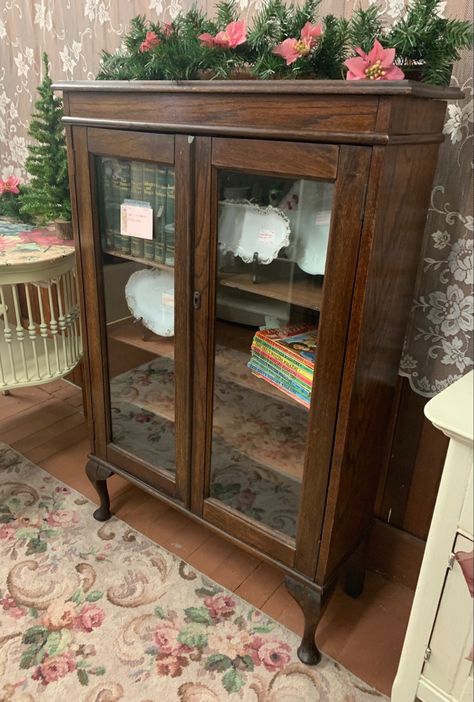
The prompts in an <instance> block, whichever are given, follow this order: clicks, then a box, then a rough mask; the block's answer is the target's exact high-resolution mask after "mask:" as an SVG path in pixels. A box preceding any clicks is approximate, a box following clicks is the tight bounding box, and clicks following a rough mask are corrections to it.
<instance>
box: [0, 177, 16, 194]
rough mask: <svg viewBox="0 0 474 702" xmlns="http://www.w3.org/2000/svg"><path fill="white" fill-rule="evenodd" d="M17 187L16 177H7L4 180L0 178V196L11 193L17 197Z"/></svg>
mask: <svg viewBox="0 0 474 702" xmlns="http://www.w3.org/2000/svg"><path fill="white" fill-rule="evenodd" d="M19 185H20V179H19V178H17V177H16V176H12V175H11V176H8V178H7V179H6V180H3V178H0V195H3V194H4V193H13V194H14V195H19V194H20V190H19V188H18V186H19Z"/></svg>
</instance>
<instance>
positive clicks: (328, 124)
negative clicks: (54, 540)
mask: <svg viewBox="0 0 474 702" xmlns="http://www.w3.org/2000/svg"><path fill="white" fill-rule="evenodd" d="M55 87H56V88H57V89H60V90H62V91H63V94H64V107H65V118H64V121H65V124H66V127H67V135H68V144H69V163H70V182H71V190H72V197H73V209H74V221H75V231H76V237H77V252H78V268H79V275H80V280H81V290H82V308H83V329H84V336H85V340H84V341H85V349H86V356H85V358H86V361H85V375H86V386H87V401H88V408H87V409H88V417H89V421H90V429H91V440H92V452H91V455H90V460H89V463H88V465H87V473H88V475H89V477H90V479H91V481H92V482H93V484H94V485H95V487H96V489H97V492H98V494H99V496H100V500H101V505H100V508H99V509H98V510H97V511H96V512H95V517H96V519H98V520H105V519H108V518H109V517H110V507H109V498H108V493H107V484H106V481H107V478H108V477H109V476H110V475H112V473H117V474H119V475H122V476H124V477H126V478H128V479H129V480H130V481H132V482H133V483H135V484H136V485H139V486H140V487H142V488H143V489H145V490H147V491H148V492H150V493H152V494H153V495H156V496H157V497H158V498H159V499H161V500H164V501H165V502H166V503H167V504H169V505H172V506H174V507H175V508H176V509H178V510H180V511H181V512H185V513H186V514H188V515H189V516H191V517H192V518H193V519H195V520H196V521H197V522H199V523H201V524H205V525H207V526H208V527H209V528H210V529H212V530H214V531H216V532H218V533H219V534H221V535H224V536H225V537H226V538H227V539H229V540H230V541H232V542H233V543H235V544H238V545H240V546H242V547H243V548H245V549H247V550H248V551H250V552H251V553H253V554H255V555H258V556H259V557H261V558H262V559H263V560H265V561H267V562H269V563H272V564H276V565H278V566H279V567H280V568H282V569H283V570H284V571H285V573H286V576H287V578H286V583H287V586H288V589H289V591H290V592H291V594H292V595H293V596H294V597H295V599H296V600H297V601H298V602H299V603H300V605H301V607H302V609H303V611H304V615H305V632H304V636H303V640H302V643H301V646H300V648H299V652H298V653H299V656H300V658H301V660H302V661H304V662H306V663H313V664H314V663H317V662H318V660H319V658H320V654H319V651H318V649H317V647H316V644H315V640H314V637H315V630H316V626H317V624H318V620H319V616H320V611H321V607H322V605H323V603H324V601H325V600H326V599H327V596H328V594H329V593H330V592H331V589H332V588H333V586H334V583H335V581H336V578H337V576H338V575H339V574H342V575H343V577H344V582H345V587H346V591H347V592H348V593H350V594H351V595H353V596H357V595H358V594H359V593H360V592H361V590H362V587H363V580H364V558H363V556H364V549H365V544H366V541H367V537H368V534H369V531H370V528H371V524H372V521H373V503H374V498H375V492H376V487H377V479H378V474H379V471H380V469H381V467H382V463H383V460H384V439H385V433H386V429H387V427H388V424H389V418H390V412H391V404H392V397H393V391H394V386H395V383H396V380H397V371H398V365H399V359H400V353H401V348H402V343H403V337H404V332H405V325H406V319H407V314H408V311H409V308H410V302H411V298H412V293H413V286H414V280H415V274H416V270H417V265H418V259H419V252H420V244H421V239H422V234H423V229H424V224H425V219H426V213H427V208H428V204H429V196H430V190H431V186H432V181H433V176H434V172H435V168H436V161H437V154H438V148H439V144H440V142H441V141H442V139H443V136H442V129H443V121H444V115H445V106H446V103H445V101H446V99H457V98H459V97H460V92H459V91H458V90H457V89H454V88H446V89H441V88H432V87H430V86H426V85H422V84H418V83H411V82H409V81H399V82H368V81H367V82H366V81H362V82H344V81H335V82H325V81H284V82H278V81H274V82H271V81H269V82H266V81H261V82H260V81H242V82H232V81H228V82H219V81H215V82H205V81H203V82H183V83H176V84H174V83H167V82H154V81H150V82H134V83H128V82H67V83H61V84H58V85H56V86H55ZM236 197H237V199H238V200H240V201H242V200H245V201H249V202H250V203H251V204H247V205H245V206H244V208H243V209H242V210H239V212H240V214H239V215H238V216H237V215H235V214H234V215H232V212H231V210H232V206H231V205H229V201H232V200H233V199H235V198H236ZM125 199H132V200H138V201H139V202H141V203H145V204H146V203H148V206H149V207H151V209H152V212H153V239H152V240H143V239H141V238H140V237H132V238H130V237H124V236H123V235H122V234H123V232H122V230H121V228H120V205H121V204H122V203H123V202H124V200H125ZM142 207H143V205H142ZM281 210H283V211H284V214H285V217H284V218H283V220H284V221H289V225H290V229H291V238H290V241H289V243H288V242H287V241H286V240H285V239H284V236H283V238H281V239H280V238H279V237H280V236H281V232H280V231H279V225H278V226H277V225H274V220H272V219H271V218H268V217H270V216H272V217H274V218H275V217H278V216H280V215H279V214H278V213H279V212H281ZM277 211H278V212H277ZM251 212H252V213H253V215H252V216H253V217H254V219H253V220H252V221H251V222H250V219H249V217H250V214H249V213H251ZM265 212H266V214H265ZM229 213H230V214H229ZM259 217H261V219H259ZM266 217H267V219H265V218H266ZM246 218H247V219H246ZM285 218H286V219H285ZM257 220H258V221H257ZM229 221H230V224H229ZM255 221H257V224H256V223H255ZM280 244H281V247H280ZM272 246H274V247H275V249H276V250H275V252H274V253H273V254H270V257H269V260H266V261H265V262H263V260H264V258H265V256H264V251H266V252H267V254H268V249H271V248H272ZM267 258H268V257H267ZM138 271H142V272H141V273H138ZM145 271H148V272H145ZM153 271H154V272H153ZM134 274H135V277H134V280H136V279H137V278H138V279H140V280H145V281H146V286H149V287H146V286H145V290H146V293H145V295H144V296H143V295H142V298H141V303H140V304H143V305H145V306H146V307H147V309H148V312H147V313H146V315H148V317H147V318H146V319H145V323H144V324H142V323H140V322H137V321H136V320H135V319H134V318H133V316H132V314H131V312H130V310H129V306H131V307H132V308H133V309H136V307H135V304H136V300H135V302H134V301H133V300H132V301H130V286H131V283H130V278H131V276H132V275H134ZM125 289H127V291H128V293H129V304H127V301H126V299H125ZM148 290H149V291H150V292H149V294H148ZM137 296H138V293H137ZM170 306H171V311H170ZM173 306H174V316H173ZM170 315H171V320H172V321H173V319H174V330H172V332H171V333H172V334H173V335H172V336H164V335H160V334H163V333H164V332H163V331H162V329H164V328H165V327H164V326H163V325H164V321H163V320H165V318H166V319H167V320H168V323H169V319H170ZM288 324H290V325H297V326H296V328H297V329H303V330H307V329H317V350H316V369H315V372H314V374H313V376H312V381H311V382H310V385H311V384H312V389H311V404H310V407H309V409H307V408H306V407H305V406H304V405H303V404H301V402H300V401H298V400H297V399H295V395H298V394H300V398H301V393H303V392H304V391H305V392H308V377H307V373H306V378H304V377H301V366H300V365H299V364H296V366H292V375H291V378H292V379H291V380H290V381H289V379H288V368H287V367H286V368H283V370H282V367H281V366H278V363H275V358H276V360H277V361H278V360H280V361H281V356H280V357H278V356H277V357H275V356H273V357H272V355H271V354H270V360H271V364H270V366H271V368H272V372H274V373H275V374H276V375H277V376H278V382H281V385H282V386H284V384H285V383H287V385H286V386H285V387H286V390H287V391H288V390H289V391H290V394H291V395H292V396H289V395H288V394H287V393H285V392H283V391H282V389H279V388H278V387H274V385H272V384H270V383H269V382H267V381H266V380H265V379H263V378H262V377H259V376H256V375H254V374H253V373H252V372H251V371H250V370H249V368H248V367H247V362H248V361H249V360H250V349H251V345H252V340H253V338H254V335H255V333H256V332H257V331H258V328H259V327H262V326H266V327H269V328H272V327H279V328H282V327H286V325H288ZM165 326H166V325H165ZM150 327H151V328H152V329H154V331H155V332H157V331H158V333H153V332H152V331H150ZM168 331H169V330H168ZM166 333H168V332H166ZM300 350H301V349H300ZM267 360H268V358H267ZM272 364H273V365H272ZM265 368H268V366H265ZM302 375H303V376H304V373H303V374H302ZM310 377H311V376H310ZM273 379H274V378H273ZM288 383H289V386H288ZM305 383H306V384H305ZM277 385H278V383H277Z"/></svg>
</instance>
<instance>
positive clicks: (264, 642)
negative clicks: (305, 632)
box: [250, 636, 291, 672]
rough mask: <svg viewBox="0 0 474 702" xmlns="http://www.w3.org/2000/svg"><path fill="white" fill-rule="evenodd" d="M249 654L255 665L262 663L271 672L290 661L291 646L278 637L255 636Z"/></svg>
mask: <svg viewBox="0 0 474 702" xmlns="http://www.w3.org/2000/svg"><path fill="white" fill-rule="evenodd" d="M250 655H251V657H252V660H253V662H254V663H255V665H260V664H263V665H264V667H265V668H266V669H267V670H268V671H269V672H273V671H276V670H280V669H281V668H283V666H285V665H287V663H289V662H290V660H291V648H290V646H289V645H288V644H286V643H283V641H279V640H278V639H275V638H271V639H264V638H262V637H261V636H256V637H255V639H254V640H253V641H252V643H251V646H250Z"/></svg>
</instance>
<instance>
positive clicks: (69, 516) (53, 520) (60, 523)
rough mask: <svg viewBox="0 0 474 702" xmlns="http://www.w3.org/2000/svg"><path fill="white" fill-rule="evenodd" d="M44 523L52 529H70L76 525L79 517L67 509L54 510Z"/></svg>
mask: <svg viewBox="0 0 474 702" xmlns="http://www.w3.org/2000/svg"><path fill="white" fill-rule="evenodd" d="M46 521H47V523H48V524H49V526H52V527H70V526H72V525H73V524H77V523H78V521H79V516H78V514H77V512H75V511H71V510H69V509H56V510H53V511H52V512H50V513H49V514H48V517H47V519H46Z"/></svg>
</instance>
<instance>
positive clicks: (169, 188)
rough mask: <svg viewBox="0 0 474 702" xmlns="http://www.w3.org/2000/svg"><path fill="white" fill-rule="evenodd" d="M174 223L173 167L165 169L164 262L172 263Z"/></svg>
mask: <svg viewBox="0 0 474 702" xmlns="http://www.w3.org/2000/svg"><path fill="white" fill-rule="evenodd" d="M174 223H175V179H174V169H173V168H168V169H167V182H166V205H165V217H164V231H165V237H166V238H165V261H166V263H170V264H173V263H174V229H173V227H172V226H171V225H174Z"/></svg>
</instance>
